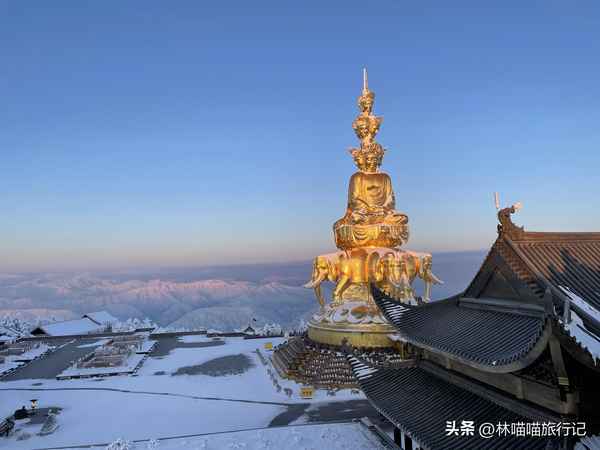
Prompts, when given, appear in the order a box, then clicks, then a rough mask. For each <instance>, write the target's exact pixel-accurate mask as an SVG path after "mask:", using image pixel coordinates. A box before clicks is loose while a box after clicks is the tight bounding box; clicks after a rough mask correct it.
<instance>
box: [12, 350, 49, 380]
mask: <svg viewBox="0 0 600 450" xmlns="http://www.w3.org/2000/svg"><path fill="white" fill-rule="evenodd" d="M51 348H52V347H48V346H47V345H46V344H40V345H39V346H37V347H35V348H32V349H31V350H28V351H26V352H25V353H22V354H20V355H10V356H7V357H6V359H5V360H4V362H3V363H0V376H2V375H3V374H5V373H7V372H9V371H11V370H12V369H15V368H17V367H20V366H23V365H25V364H27V363H28V362H29V361H30V360H32V359H35V358H37V357H38V356H40V355H42V354H43V353H45V352H47V351H49V350H51Z"/></svg>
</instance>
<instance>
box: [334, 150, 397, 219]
mask: <svg viewBox="0 0 600 450" xmlns="http://www.w3.org/2000/svg"><path fill="white" fill-rule="evenodd" d="M352 156H353V158H354V162H355V163H356V165H357V167H358V169H359V171H358V172H356V173H355V174H354V175H352V177H351V178H350V185H349V188H348V207H347V210H346V214H345V216H344V217H343V218H342V219H340V220H339V221H338V222H336V224H335V227H336V228H337V227H338V226H339V225H344V224H348V225H372V224H390V225H394V224H398V225H404V224H406V223H407V222H408V217H407V216H406V215H405V214H402V213H399V212H398V211H396V210H395V207H396V201H395V198H394V190H393V188H392V180H391V179H390V177H389V175H388V174H386V173H383V172H380V171H379V165H380V164H381V160H382V158H383V149H382V148H381V146H380V145H379V144H376V143H373V144H370V148H369V149H367V150H365V149H362V148H361V149H354V150H353V151H352Z"/></svg>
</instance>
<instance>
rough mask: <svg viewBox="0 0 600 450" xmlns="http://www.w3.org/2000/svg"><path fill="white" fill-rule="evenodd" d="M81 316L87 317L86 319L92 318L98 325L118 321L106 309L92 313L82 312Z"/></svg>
mask: <svg viewBox="0 0 600 450" xmlns="http://www.w3.org/2000/svg"><path fill="white" fill-rule="evenodd" d="M83 317H84V318H85V317H87V318H88V319H91V320H93V321H94V322H96V323H97V324H98V325H106V324H113V323H117V322H118V321H119V320H118V319H117V318H116V317H114V316H112V315H110V313H108V312H107V311H96V312H92V313H87V314H84V316H83Z"/></svg>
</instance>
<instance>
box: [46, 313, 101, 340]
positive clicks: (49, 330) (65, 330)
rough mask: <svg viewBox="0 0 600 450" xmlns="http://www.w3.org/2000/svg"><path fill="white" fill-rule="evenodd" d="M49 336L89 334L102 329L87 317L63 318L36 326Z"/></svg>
mask: <svg viewBox="0 0 600 450" xmlns="http://www.w3.org/2000/svg"><path fill="white" fill-rule="evenodd" d="M38 328H39V329H41V330H42V331H43V332H44V333H46V334H47V335H49V336H71V335H75V334H89V333H94V332H96V333H97V332H100V331H102V330H103V329H104V327H103V326H102V325H98V324H97V323H95V322H93V321H92V320H91V319H88V318H87V317H85V318H83V319H75V320H65V321H64V322H53V323H49V324H47V325H41V326H40V327H38Z"/></svg>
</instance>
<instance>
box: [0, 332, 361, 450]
mask: <svg viewBox="0 0 600 450" xmlns="http://www.w3.org/2000/svg"><path fill="white" fill-rule="evenodd" d="M181 341H183V342H182V344H183V345H184V346H185V345H188V346H187V347H183V348H181V347H177V348H174V349H173V350H171V351H170V352H169V353H168V354H166V355H164V356H150V357H149V358H148V359H147V360H146V361H145V363H144V364H143V365H142V367H141V368H140V369H139V370H138V372H137V373H136V375H134V376H121V377H110V378H100V379H92V378H86V379H77V380H53V379H50V380H48V379H44V380H31V379H28V380H19V381H10V382H0V389H2V390H0V399H1V400H0V418H2V417H5V416H8V415H9V414H11V413H12V412H14V410H15V409H17V408H19V407H20V406H21V405H28V404H29V400H30V399H31V398H37V399H38V404H39V407H40V408H44V407H58V408H62V411H61V412H60V414H58V416H57V420H58V424H59V428H58V430H57V431H56V432H54V433H53V434H50V435H47V436H43V437H42V436H37V435H35V434H33V433H32V434H33V436H31V437H30V438H29V439H27V440H23V441H18V440H17V439H16V436H17V435H18V433H16V434H15V435H13V436H12V437H11V438H9V439H0V449H3V448H6V449H14V450H19V449H28V448H43V447H52V446H64V445H83V444H87V443H94V442H96V443H97V442H100V443H102V442H111V441H113V440H115V439H117V438H124V439H128V440H134V439H151V438H156V439H158V438H162V437H168V436H178V435H189V434H200V433H213V432H221V431H234V430H240V429H248V428H261V427H267V426H268V425H269V424H270V422H271V421H272V420H273V418H275V417H276V416H278V415H280V414H282V413H285V412H286V411H288V408H289V407H290V406H291V405H293V404H297V403H306V400H303V399H301V398H300V396H299V386H298V385H296V384H295V383H293V382H291V381H289V380H278V382H279V383H280V384H281V386H282V387H283V388H285V387H290V388H291V389H292V391H293V395H292V397H291V398H288V397H287V396H286V394H285V393H284V389H282V390H281V392H277V391H276V389H275V387H274V384H273V382H272V380H271V379H270V377H269V375H268V374H267V369H268V368H269V367H270V366H269V365H267V366H265V365H263V363H262V362H261V360H260V358H259V356H258V354H257V353H256V350H257V349H260V350H261V352H262V353H263V355H264V356H265V358H268V356H269V352H268V351H266V350H264V344H265V343H266V342H271V343H272V344H273V346H275V345H277V344H279V343H281V342H282V341H283V339H282V338H274V339H248V340H244V339H241V338H226V339H225V344H224V345H216V346H207V347H200V348H199V347H190V345H194V344H198V343H200V344H202V343H209V342H211V341H212V339H211V338H206V337H204V336H187V337H184V338H181ZM159 355H160V353H159ZM238 355H243V356H244V357H245V358H244V359H246V360H247V361H249V362H250V367H248V368H246V370H245V371H244V372H243V373H241V374H237V375H225V376H210V375H208V374H195V375H187V374H180V375H173V374H175V373H176V372H177V371H178V369H180V368H183V367H188V368H190V367H191V368H194V367H197V366H199V365H201V364H203V363H206V362H209V361H212V360H215V359H217V358H222V357H228V356H229V357H231V356H238ZM268 364H270V363H268ZM271 370H272V371H274V369H272V368H271ZM6 389H24V390H6ZM38 389H40V390H38ZM45 389H48V390H45ZM49 389H52V390H49ZM362 398H364V397H363V396H362V394H361V395H360V396H358V395H353V394H351V393H350V392H349V391H342V392H340V393H338V394H337V395H336V396H335V397H330V396H327V395H326V393H325V392H323V391H317V392H316V395H315V398H314V399H313V400H311V402H313V403H315V404H316V403H319V402H334V401H339V400H348V399H353V400H356V399H362ZM303 421H305V420H303V419H300V420H298V421H297V422H298V423H299V422H303ZM33 432H34V433H35V430H33ZM273 439H275V438H273ZM199 442H201V441H199ZM198 445H199V447H198V448H202V447H201V444H200V443H199V444H198ZM142 448H143V447H142ZM160 448H162V446H161V447H160ZM167 448H171V447H167ZM179 448H186V447H185V446H184V447H179ZM209 448H210V447H209ZM213 448H218V447H213ZM249 448H252V447H249ZM273 448H276V447H273ZM315 448H321V446H317V447H315Z"/></svg>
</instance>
